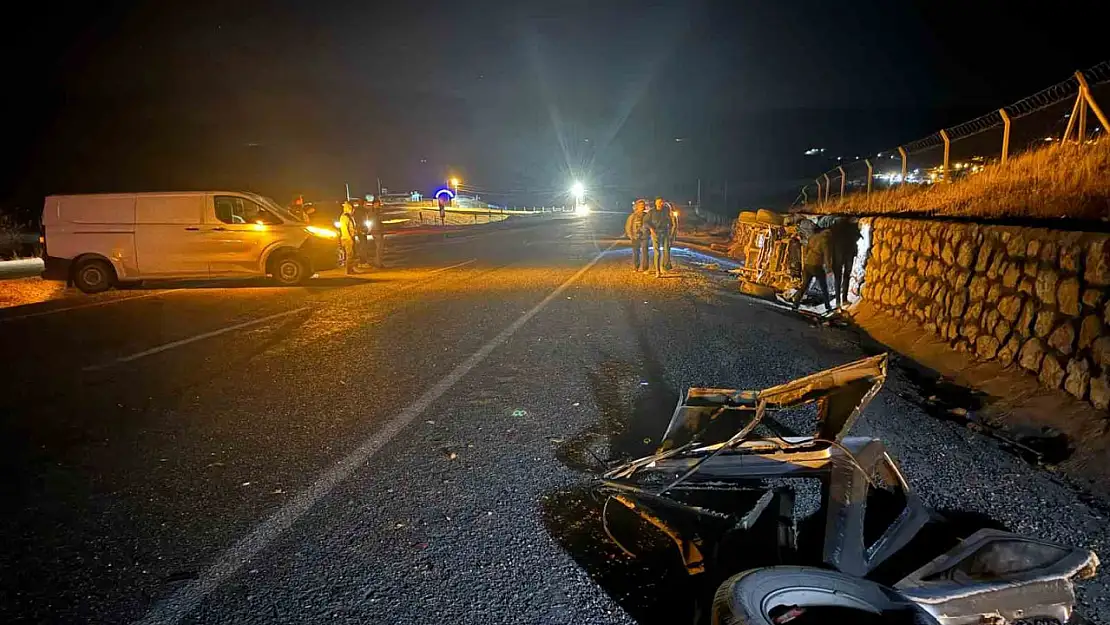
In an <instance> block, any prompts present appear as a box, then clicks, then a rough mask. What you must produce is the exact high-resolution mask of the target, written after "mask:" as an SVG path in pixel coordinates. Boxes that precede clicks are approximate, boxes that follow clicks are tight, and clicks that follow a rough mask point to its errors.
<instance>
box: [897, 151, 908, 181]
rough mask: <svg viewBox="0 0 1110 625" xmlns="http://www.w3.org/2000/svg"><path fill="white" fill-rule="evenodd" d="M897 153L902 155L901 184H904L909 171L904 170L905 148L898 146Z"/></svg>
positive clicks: (905, 164)
mask: <svg viewBox="0 0 1110 625" xmlns="http://www.w3.org/2000/svg"><path fill="white" fill-rule="evenodd" d="M898 153H899V154H901V155H902V184H906V174H907V173H908V171H909V170H907V169H906V166H907V163H906V148H904V147H902V146H898Z"/></svg>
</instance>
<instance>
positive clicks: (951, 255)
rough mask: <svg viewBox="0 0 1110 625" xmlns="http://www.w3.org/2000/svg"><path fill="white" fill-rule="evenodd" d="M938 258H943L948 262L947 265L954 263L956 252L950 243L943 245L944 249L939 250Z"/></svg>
mask: <svg viewBox="0 0 1110 625" xmlns="http://www.w3.org/2000/svg"><path fill="white" fill-rule="evenodd" d="M940 258H941V260H943V261H944V262H945V264H948V265H955V264H956V252H955V250H953V249H952V245H951V244H947V245H945V246H944V250H943V251H941V253H940Z"/></svg>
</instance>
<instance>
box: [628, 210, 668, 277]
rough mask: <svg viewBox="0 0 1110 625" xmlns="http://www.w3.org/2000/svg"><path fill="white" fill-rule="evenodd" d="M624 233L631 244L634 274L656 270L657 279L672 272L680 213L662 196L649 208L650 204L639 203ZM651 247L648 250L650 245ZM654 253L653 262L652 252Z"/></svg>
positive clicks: (630, 216)
mask: <svg viewBox="0 0 1110 625" xmlns="http://www.w3.org/2000/svg"><path fill="white" fill-rule="evenodd" d="M624 234H625V236H626V237H628V240H629V241H631V242H632V269H633V271H637V272H639V271H648V270H649V267H654V269H655V276H656V277H660V276H662V275H663V272H664V271H670V270H671V245H673V244H674V240H675V238H676V237H677V236H678V211H677V210H675V209H674V207H672V206H671V205H670V203H669V202H667V201H665V200H664V199H663V198H661V197H657V198H655V204H654V206H652V207H651V208H648V205H647V201H646V200H643V199H638V200H636V202H635V203H633V205H632V214H631V215H629V216H628V219H626V220H625V222H624ZM649 242H650V244H651V247H650V248H649V246H648V244H649ZM651 249H654V251H655V257H654V261H651V260H649V252H650V251H651Z"/></svg>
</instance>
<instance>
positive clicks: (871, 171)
mask: <svg viewBox="0 0 1110 625" xmlns="http://www.w3.org/2000/svg"><path fill="white" fill-rule="evenodd" d="M863 162H865V163H867V195H871V178H872V177H873V176H874V175H875V168H874V167H872V166H871V159H869V158H865V159H863Z"/></svg>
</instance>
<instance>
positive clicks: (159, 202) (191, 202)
mask: <svg viewBox="0 0 1110 625" xmlns="http://www.w3.org/2000/svg"><path fill="white" fill-rule="evenodd" d="M204 199H205V198H204V195H203V194H200V193H190V194H165V195H139V196H138V197H137V198H136V200H135V256H136V260H137V262H138V266H139V274H140V275H142V276H152V277H153V276H167V277H168V276H172V277H178V278H202V277H207V276H208V259H207V258H206V257H205V253H206V248H207V244H206V242H205V240H204V231H203V229H202V226H203V215H204Z"/></svg>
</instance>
